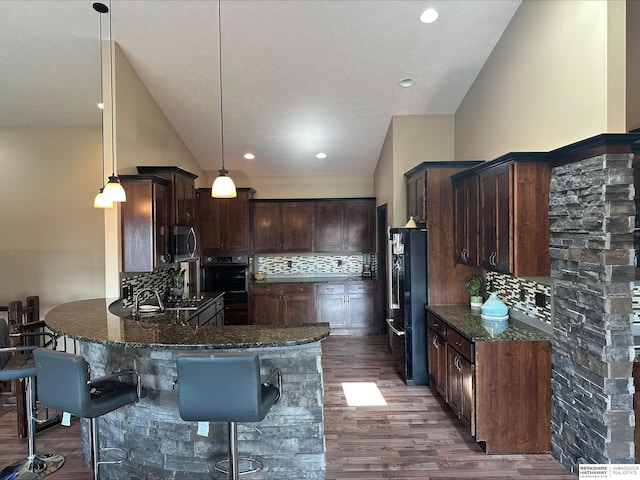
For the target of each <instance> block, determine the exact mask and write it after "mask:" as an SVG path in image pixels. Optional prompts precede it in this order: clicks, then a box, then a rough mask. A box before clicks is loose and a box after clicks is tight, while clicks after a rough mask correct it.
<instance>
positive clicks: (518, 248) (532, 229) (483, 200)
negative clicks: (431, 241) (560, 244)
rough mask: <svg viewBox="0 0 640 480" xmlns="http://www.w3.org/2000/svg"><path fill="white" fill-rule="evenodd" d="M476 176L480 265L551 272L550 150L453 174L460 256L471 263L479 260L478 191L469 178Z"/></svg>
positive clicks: (457, 253)
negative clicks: (547, 153) (475, 230)
mask: <svg viewBox="0 0 640 480" xmlns="http://www.w3.org/2000/svg"><path fill="white" fill-rule="evenodd" d="M474 179H475V181H477V182H478V186H477V188H478V202H477V205H479V210H478V223H477V226H478V234H477V236H476V237H475V238H476V239H477V242H478V243H477V251H478V252H479V263H478V265H480V266H481V267H483V268H485V269H487V270H493V271H498V272H502V273H507V274H513V275H514V276H516V277H524V276H529V277H536V276H548V275H549V273H550V264H551V262H550V258H549V188H550V182H551V165H550V164H549V162H548V161H547V158H546V157H545V154H543V153H537V152H534V153H527V152H525V153H510V154H507V155H504V156H502V157H500V158H497V159H495V160H493V161H491V162H487V163H485V164H483V165H479V166H477V167H474V168H471V169H468V170H467V171H464V172H461V173H459V174H456V175H454V176H453V182H454V185H455V191H456V195H455V199H456V200H455V201H456V209H455V215H456V217H455V223H454V224H455V228H456V239H455V252H454V258H455V260H456V262H458V263H464V264H468V265H475V263H474V262H472V258H473V255H472V253H473V250H474V249H475V248H476V246H475V245H476V244H475V243H474V236H473V227H474V222H473V214H474V211H471V209H473V208H474V207H473V205H474V204H473V202H472V201H470V200H469V198H475V196H474V192H473V187H471V186H470V183H469V184H467V185H466V186H465V183H466V182H473V181H474ZM465 189H466V191H465ZM465 194H466V195H467V198H466V199H465ZM465 205H466V207H465ZM465 248H466V249H467V250H466V253H465V250H464V249H465Z"/></svg>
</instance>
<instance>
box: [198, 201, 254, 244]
mask: <svg viewBox="0 0 640 480" xmlns="http://www.w3.org/2000/svg"><path fill="white" fill-rule="evenodd" d="M236 190H237V196H236V197H235V198H213V197H211V189H210V188H199V189H198V190H197V192H196V201H197V206H198V208H197V209H196V212H197V218H198V226H199V227H198V230H199V232H200V237H199V241H200V251H201V252H202V255H204V256H209V255H227V254H232V253H247V252H249V249H250V234H249V231H250V228H249V227H250V221H249V200H250V199H251V198H253V195H254V194H255V190H253V189H251V188H238V189H236Z"/></svg>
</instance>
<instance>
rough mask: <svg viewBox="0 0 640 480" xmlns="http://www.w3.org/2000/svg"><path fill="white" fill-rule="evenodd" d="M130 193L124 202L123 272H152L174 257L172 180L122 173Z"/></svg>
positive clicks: (121, 213)
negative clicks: (171, 244) (172, 244)
mask: <svg viewBox="0 0 640 480" xmlns="http://www.w3.org/2000/svg"><path fill="white" fill-rule="evenodd" d="M120 181H121V182H122V186H123V187H124V189H125V191H126V192H127V201H126V202H123V203H121V204H120V205H121V207H120V217H121V228H122V232H121V235H122V271H123V272H150V271H153V270H154V269H155V268H157V267H160V266H162V265H164V264H166V263H168V262H170V260H171V256H170V253H169V196H170V195H169V192H170V187H171V182H170V181H169V180H167V179H165V178H162V177H159V176H156V175H120Z"/></svg>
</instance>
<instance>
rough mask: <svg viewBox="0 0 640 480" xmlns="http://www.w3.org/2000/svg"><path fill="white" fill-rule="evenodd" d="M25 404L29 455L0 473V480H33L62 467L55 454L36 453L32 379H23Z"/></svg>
mask: <svg viewBox="0 0 640 480" xmlns="http://www.w3.org/2000/svg"><path fill="white" fill-rule="evenodd" d="M25 387H26V388H25V390H26V403H27V437H28V439H27V441H28V449H29V454H28V456H27V458H26V459H24V460H21V461H19V462H16V463H13V464H11V465H9V466H7V467H5V468H4V469H2V471H0V480H4V479H11V480H20V479H25V480H34V479H38V478H42V477H46V476H47V475H50V474H52V473H53V472H55V471H57V470H59V469H60V467H62V465H63V464H64V457H63V456H62V455H58V454H55V453H50V454H45V455H38V454H36V453H35V451H36V426H35V423H36V406H35V405H36V402H35V398H36V392H35V389H34V388H33V377H25Z"/></svg>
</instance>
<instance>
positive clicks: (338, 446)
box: [0, 335, 576, 480]
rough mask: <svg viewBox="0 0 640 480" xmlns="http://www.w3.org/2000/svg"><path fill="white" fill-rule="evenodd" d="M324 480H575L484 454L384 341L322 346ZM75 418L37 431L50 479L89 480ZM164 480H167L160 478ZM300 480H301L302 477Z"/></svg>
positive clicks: (2, 422)
mask: <svg viewBox="0 0 640 480" xmlns="http://www.w3.org/2000/svg"><path fill="white" fill-rule="evenodd" d="M322 364H323V369H324V378H325V398H324V402H325V435H326V444H327V472H326V480H355V479H369V480H376V479H396V480H400V479H407V480H409V479H423V480H441V479H465V480H475V479H478V480H480V479H482V480H492V479H501V480H505V479H520V478H522V479H524V478H529V479H536V480H568V479H572V478H576V477H574V476H573V475H571V474H570V473H569V472H568V471H567V470H566V469H565V468H564V467H562V466H561V465H560V464H559V463H558V462H557V461H556V460H554V459H553V458H552V457H551V455H486V454H484V452H482V450H481V449H480V447H478V446H477V444H476V443H475V442H474V440H473V438H472V437H471V436H470V435H469V434H468V433H466V432H465V430H464V428H463V426H462V424H461V423H460V422H459V420H458V419H457V418H455V417H454V416H453V414H452V413H451V411H450V410H449V409H448V408H447V407H446V405H444V404H443V403H442V401H441V399H440V398H439V397H438V396H437V395H434V394H433V393H432V392H431V391H430V390H429V388H428V387H407V386H406V385H404V383H403V382H402V381H401V379H400V378H399V377H398V375H397V374H396V373H395V371H394V370H393V368H392V367H391V365H390V361H389V356H388V354H387V349H386V337H383V336H375V335H374V336H363V337H345V336H331V337H329V338H327V339H326V340H324V341H323V360H322ZM342 382H374V383H375V384H376V385H377V387H378V389H379V390H380V393H381V394H382V396H383V397H384V400H385V401H386V403H387V405H385V406H358V407H354V406H348V405H347V404H346V399H345V394H344V391H343V388H342ZM15 418H16V417H15V410H14V409H6V408H4V409H3V408H2V407H1V406H0V469H2V468H3V467H4V466H5V465H7V464H9V463H11V462H13V461H16V460H19V459H20V458H22V457H24V456H25V455H26V452H27V443H26V440H21V439H18V438H17V437H16V434H15ZM79 432H80V426H79V421H78V419H76V418H74V419H73V420H72V425H71V427H69V428H67V427H62V426H60V425H57V426H54V427H52V428H50V429H48V430H45V431H43V432H40V433H39V434H38V437H37V443H36V444H37V451H39V452H55V453H59V454H61V455H64V457H65V465H64V466H63V467H62V469H60V470H59V471H58V472H56V473H54V474H53V475H51V476H50V477H48V478H51V479H52V480H88V479H90V478H92V474H91V470H90V469H89V468H88V467H87V466H86V465H85V463H84V457H83V455H82V451H81V443H80V438H79ZM158 480H162V479H158ZM301 480H303V479H301Z"/></svg>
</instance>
